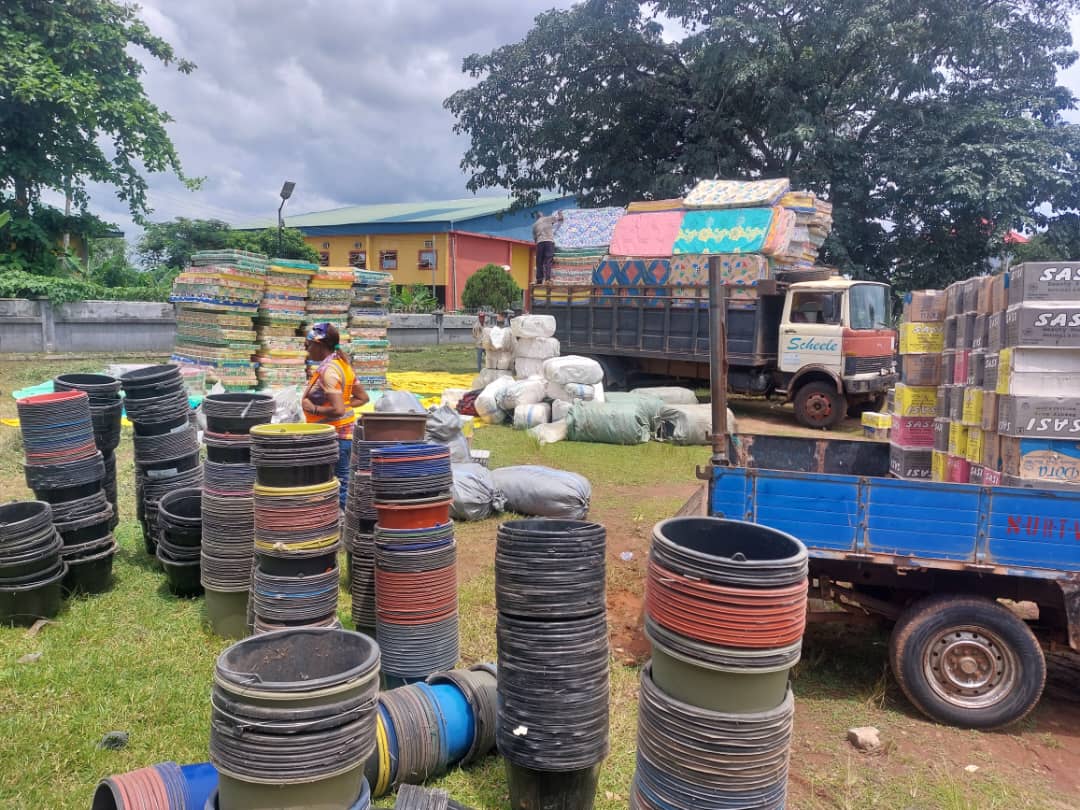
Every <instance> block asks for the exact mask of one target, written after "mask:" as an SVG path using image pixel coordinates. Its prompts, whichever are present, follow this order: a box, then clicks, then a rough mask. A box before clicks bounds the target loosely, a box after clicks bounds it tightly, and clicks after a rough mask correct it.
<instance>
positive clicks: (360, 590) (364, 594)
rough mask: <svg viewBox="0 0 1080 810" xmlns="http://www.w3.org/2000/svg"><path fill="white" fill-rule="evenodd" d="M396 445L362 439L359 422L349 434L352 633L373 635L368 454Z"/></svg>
mask: <svg viewBox="0 0 1080 810" xmlns="http://www.w3.org/2000/svg"><path fill="white" fill-rule="evenodd" d="M397 444H401V442H398V441H383V442H374V441H366V440H365V438H364V424H363V419H361V420H360V421H358V422H357V423H356V427H355V429H354V431H353V444H352V457H351V458H350V459H349V497H348V500H347V501H346V504H345V527H344V533H345V549H346V550H347V551H348V555H349V591H350V593H351V594H352V619H353V624H355V625H356V629H357V630H360V631H362V632H365V633H367V632H370V633H372V634H374V633H375V524H376V522H378V512H376V510H375V490H374V489H373V488H372V486H371V451H372V450H375V449H377V448H380V447H393V446H394V445H397Z"/></svg>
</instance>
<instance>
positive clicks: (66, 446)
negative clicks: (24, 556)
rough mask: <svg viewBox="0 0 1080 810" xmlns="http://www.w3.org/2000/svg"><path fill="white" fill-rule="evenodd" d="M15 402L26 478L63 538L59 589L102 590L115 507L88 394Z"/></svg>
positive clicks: (112, 549) (68, 393)
mask: <svg viewBox="0 0 1080 810" xmlns="http://www.w3.org/2000/svg"><path fill="white" fill-rule="evenodd" d="M16 404H17V407H18V410H19V425H20V429H21V431H22V439H23V451H24V453H25V456H26V467H25V473H26V483H27V485H28V486H29V487H30V488H31V489H32V490H33V491H34V496H35V497H36V498H37V499H38V500H41V501H46V502H48V503H49V504H51V505H52V513H51V514H52V521H53V524H54V525H55V527H56V531H57V532H59V533H60V537H61V538H62V539H63V549H62V552H61V554H62V556H63V558H64V561H65V562H66V563H67V567H66V571H65V574H64V576H63V577H62V580H63V581H62V587H63V590H65V591H67V592H69V593H70V592H74V591H81V592H84V593H97V592H99V591H102V590H105V589H106V588H108V587H109V584H110V583H111V579H112V577H111V574H112V561H113V557H114V556H115V554H116V540H115V539H114V538H113V535H112V519H113V515H114V513H113V509H112V506H111V505H110V504H109V501H108V496H107V495H106V493H105V490H104V489H103V485H104V481H105V477H106V469H105V461H104V457H103V456H102V454H101V451H99V450H98V449H97V443H96V442H95V440H94V428H93V417H92V415H91V412H90V398H89V397H88V396H87V394H86V393H85V392H83V391H61V392H57V393H53V394H41V395H39V396H34V397H27V398H26V399H20V400H19V401H18V402H17V403H16Z"/></svg>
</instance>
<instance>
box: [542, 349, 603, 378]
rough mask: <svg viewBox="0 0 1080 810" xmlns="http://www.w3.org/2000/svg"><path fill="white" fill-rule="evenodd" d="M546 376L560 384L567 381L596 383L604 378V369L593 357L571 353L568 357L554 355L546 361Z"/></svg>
mask: <svg viewBox="0 0 1080 810" xmlns="http://www.w3.org/2000/svg"><path fill="white" fill-rule="evenodd" d="M544 376H545V377H546V378H547V379H548V380H549V381H550V382H556V383H559V384H560V385H566V384H567V383H587V384H588V385H596V384H597V383H598V382H603V380H604V370H603V369H602V368H601V367H600V364H599V363H597V362H596V361H595V360H593V359H592V358H591V357H578V356H577V355H574V354H570V355H567V356H566V357H552V358H551V359H550V360H548V361H546V362H545V363H544Z"/></svg>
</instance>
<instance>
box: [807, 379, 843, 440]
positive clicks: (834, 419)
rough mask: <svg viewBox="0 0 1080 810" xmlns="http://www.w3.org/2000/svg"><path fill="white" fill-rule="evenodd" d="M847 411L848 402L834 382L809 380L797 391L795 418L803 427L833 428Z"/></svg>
mask: <svg viewBox="0 0 1080 810" xmlns="http://www.w3.org/2000/svg"><path fill="white" fill-rule="evenodd" d="M845 413H847V403H846V402H845V401H844V397H843V396H842V395H841V394H840V392H839V391H837V390H836V386H835V385H833V384H832V383H827V382H824V381H822V380H817V381H814V382H808V383H807V384H806V385H804V386H803V387H802V388H800V389H799V390H798V391H796V392H795V419H796V420H797V421H798V423H799V424H800V425H802V426H803V427H808V428H831V427H834V426H835V425H838V424H839V423H840V420H842V419H843V418H844V414H845Z"/></svg>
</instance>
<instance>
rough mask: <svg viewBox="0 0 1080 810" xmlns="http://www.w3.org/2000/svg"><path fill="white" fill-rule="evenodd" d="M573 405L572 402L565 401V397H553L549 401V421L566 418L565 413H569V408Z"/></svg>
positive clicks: (558, 420)
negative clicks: (553, 398)
mask: <svg viewBox="0 0 1080 810" xmlns="http://www.w3.org/2000/svg"><path fill="white" fill-rule="evenodd" d="M573 407H574V403H572V402H567V401H566V400H565V399H555V400H552V401H551V421H552V422H561V421H562V420H563V419H565V418H566V415H567V414H568V413H570V409H571V408H573Z"/></svg>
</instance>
